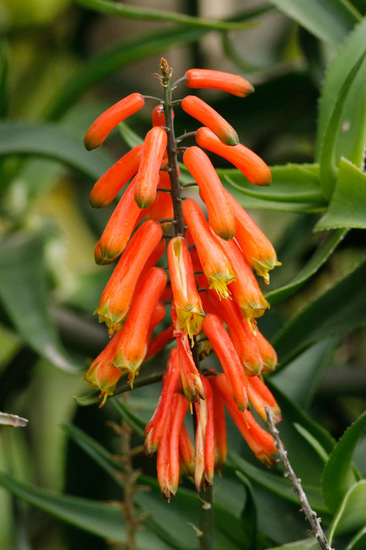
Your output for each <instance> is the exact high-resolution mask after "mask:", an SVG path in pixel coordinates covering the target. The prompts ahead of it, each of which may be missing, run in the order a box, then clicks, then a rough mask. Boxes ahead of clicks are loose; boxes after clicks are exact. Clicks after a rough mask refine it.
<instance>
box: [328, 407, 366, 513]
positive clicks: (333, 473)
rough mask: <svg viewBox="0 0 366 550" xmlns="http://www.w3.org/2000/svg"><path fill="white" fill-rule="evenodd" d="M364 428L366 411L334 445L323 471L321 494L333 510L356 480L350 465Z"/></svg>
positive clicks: (365, 425)
mask: <svg viewBox="0 0 366 550" xmlns="http://www.w3.org/2000/svg"><path fill="white" fill-rule="evenodd" d="M365 429H366V412H364V413H363V414H362V415H361V416H360V417H359V418H358V419H357V420H356V421H355V422H354V423H353V424H352V426H350V427H349V428H348V429H347V430H346V431H345V433H344V434H343V435H342V437H341V438H340V439H339V441H338V442H337V444H336V445H335V447H334V449H333V451H332V453H331V454H330V456H329V460H328V462H327V464H326V466H325V468H324V472H323V494H324V499H325V502H326V503H327V506H328V507H329V509H330V510H331V511H333V512H335V511H336V510H337V508H338V506H340V504H341V502H342V499H343V498H344V496H345V494H346V492H347V491H348V490H349V489H350V488H351V487H352V485H353V484H354V483H355V482H356V481H357V477H358V476H357V475H356V473H355V470H354V468H353V467H352V463H351V460H352V456H353V452H354V450H355V447H356V445H357V443H358V441H359V439H360V437H361V435H362V434H363V432H364V431H365Z"/></svg>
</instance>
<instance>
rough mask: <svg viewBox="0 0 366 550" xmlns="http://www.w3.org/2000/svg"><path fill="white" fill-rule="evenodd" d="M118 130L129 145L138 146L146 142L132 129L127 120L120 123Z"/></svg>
mask: <svg viewBox="0 0 366 550" xmlns="http://www.w3.org/2000/svg"><path fill="white" fill-rule="evenodd" d="M118 130H119V133H120V134H121V136H122V138H123V139H124V141H125V142H126V143H127V145H128V146H129V147H136V145H140V144H141V143H143V142H144V140H143V139H142V138H141V137H140V136H139V135H138V134H136V132H134V131H133V130H131V128H130V127H129V126H128V125H127V124H126V123H125V122H121V123H120V124H118Z"/></svg>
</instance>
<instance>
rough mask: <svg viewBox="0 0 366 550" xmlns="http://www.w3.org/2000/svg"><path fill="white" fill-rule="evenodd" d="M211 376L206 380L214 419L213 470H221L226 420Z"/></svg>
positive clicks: (214, 376) (219, 395)
mask: <svg viewBox="0 0 366 550" xmlns="http://www.w3.org/2000/svg"><path fill="white" fill-rule="evenodd" d="M215 378H216V373H215V374H214V375H213V376H208V377H207V380H208V381H209V383H210V384H211V391H212V399H213V418H214V438H215V468H217V469H218V470H222V469H223V467H224V464H225V462H226V458H227V443H226V420H225V407H224V400H223V398H222V395H221V393H220V391H219V390H218V389H217V387H216V385H215V382H214V379H215Z"/></svg>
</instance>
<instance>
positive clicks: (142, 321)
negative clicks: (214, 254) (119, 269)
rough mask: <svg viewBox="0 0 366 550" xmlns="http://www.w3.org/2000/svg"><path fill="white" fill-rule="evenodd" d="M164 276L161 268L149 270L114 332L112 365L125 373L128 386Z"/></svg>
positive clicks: (142, 350)
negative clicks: (120, 324)
mask: <svg viewBox="0 0 366 550" xmlns="http://www.w3.org/2000/svg"><path fill="white" fill-rule="evenodd" d="M166 281H167V276H166V273H165V271H164V270H163V269H160V268H158V267H153V268H151V269H149V270H148V271H147V272H146V274H145V277H144V280H143V282H142V283H141V286H140V288H139V289H138V291H137V292H136V293H135V295H134V297H133V301H132V304H131V308H130V311H129V313H128V317H127V321H126V323H125V324H124V326H123V327H122V329H121V330H120V331H119V332H118V333H117V335H116V336H117V338H118V343H117V348H116V350H117V353H116V355H115V357H114V359H113V365H114V366H115V367H116V368H117V369H120V370H121V371H122V372H127V373H128V374H129V382H130V384H131V386H132V384H133V380H134V378H135V376H136V375H137V374H138V372H139V369H140V365H141V363H142V362H143V360H144V358H145V355H146V352H147V346H148V335H149V328H150V321H151V316H152V313H153V311H154V309H155V306H156V303H157V301H158V300H159V298H160V295H161V293H162V292H163V290H164V287H165V285H166Z"/></svg>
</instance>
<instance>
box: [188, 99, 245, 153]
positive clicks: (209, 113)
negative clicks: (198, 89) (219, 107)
mask: <svg viewBox="0 0 366 550" xmlns="http://www.w3.org/2000/svg"><path fill="white" fill-rule="evenodd" d="M182 109H183V111H185V112H186V113H187V114H189V115H191V116H192V117H193V118H195V119H196V120H199V122H201V123H202V124H204V125H205V126H207V127H208V128H209V129H210V130H211V131H212V132H213V133H214V135H215V136H217V137H218V139H219V140H220V142H222V143H225V144H226V145H228V146H233V145H237V144H238V143H239V138H238V134H237V133H236V131H235V130H234V128H233V127H232V126H231V125H230V124H229V123H228V122H227V121H226V120H225V119H224V118H223V117H222V116H221V115H219V113H218V112H217V111H215V109H213V108H212V107H210V106H209V105H207V103H206V102H205V101H202V99H200V98H199V97H197V96H194V95H187V96H186V97H185V98H183V100H182Z"/></svg>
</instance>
